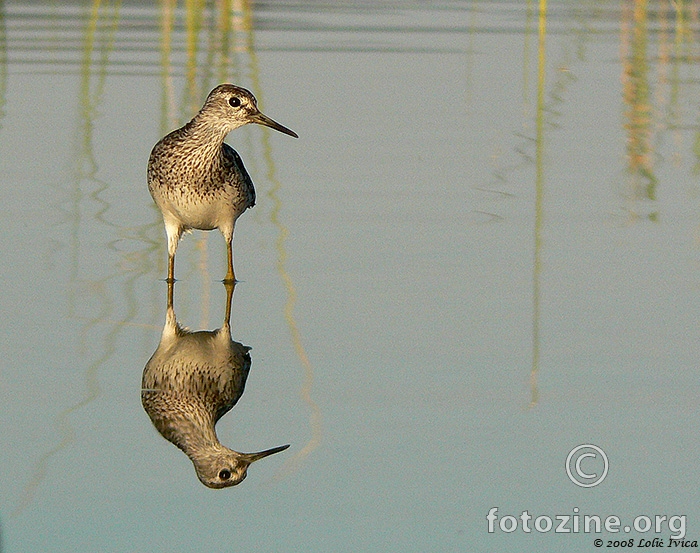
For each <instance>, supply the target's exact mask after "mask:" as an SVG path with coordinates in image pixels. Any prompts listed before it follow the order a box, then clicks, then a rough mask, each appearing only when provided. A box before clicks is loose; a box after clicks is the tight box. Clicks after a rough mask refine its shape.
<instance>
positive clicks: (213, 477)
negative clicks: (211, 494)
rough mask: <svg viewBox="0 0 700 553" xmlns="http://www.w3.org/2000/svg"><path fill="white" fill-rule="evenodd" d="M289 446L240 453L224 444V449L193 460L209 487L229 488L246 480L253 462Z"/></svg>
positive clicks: (203, 482)
mask: <svg viewBox="0 0 700 553" xmlns="http://www.w3.org/2000/svg"><path fill="white" fill-rule="evenodd" d="M288 447H289V444H287V445H282V446H279V447H273V448H272V449H266V450H265V451H259V452H257V453H238V452H237V451H233V450H232V449H228V448H224V447H223V446H222V450H220V451H217V452H216V453H213V454H210V455H203V456H198V457H197V458H193V459H192V462H193V463H194V468H195V470H196V471H197V477H198V478H199V480H200V481H201V482H202V484H204V485H205V486H207V487H208V488H217V489H218V488H228V487H231V486H235V485H237V484H240V483H241V482H243V480H245V477H246V476H247V473H248V467H249V466H250V464H251V463H254V462H255V461H258V460H259V459H262V458H264V457H268V456H269V455H274V454H275V453H279V452H280V451H284V450H285V449H287V448H288Z"/></svg>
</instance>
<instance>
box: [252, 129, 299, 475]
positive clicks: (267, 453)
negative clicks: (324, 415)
mask: <svg viewBox="0 0 700 553" xmlns="http://www.w3.org/2000/svg"><path fill="white" fill-rule="evenodd" d="M273 123H274V121H273ZM280 126H281V125H280ZM282 128H284V127H282ZM290 132H291V131H290ZM288 447H289V444H287V445H281V446H278V447H273V448H272V449H266V450H265V451H259V452H257V453H242V454H241V458H242V459H244V460H245V461H247V462H248V464H250V463H254V462H255V461H259V460H260V459H262V458H264V457H268V456H270V455H274V454H275V453H279V452H280V451H284V450H285V449H287V448H288Z"/></svg>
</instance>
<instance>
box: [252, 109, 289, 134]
mask: <svg viewBox="0 0 700 553" xmlns="http://www.w3.org/2000/svg"><path fill="white" fill-rule="evenodd" d="M251 120H252V122H253V123H257V124H258V125H265V126H266V127H270V128H271V129H275V130H276V131H279V132H282V133H284V134H288V135H289V136H293V137H294V138H299V135H298V134H297V133H295V132H294V131H293V130H291V129H288V128H287V127H285V126H284V125H280V124H279V123H278V122H277V121H275V120H274V119H270V118H269V117H268V116H267V115H263V114H262V113H260V112H258V113H256V114H255V115H253V117H251Z"/></svg>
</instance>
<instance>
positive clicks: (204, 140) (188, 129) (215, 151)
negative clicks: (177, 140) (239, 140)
mask: <svg viewBox="0 0 700 553" xmlns="http://www.w3.org/2000/svg"><path fill="white" fill-rule="evenodd" d="M229 131H230V129H228V128H226V127H221V126H217V125H212V124H211V123H210V122H208V121H206V120H203V119H202V118H200V116H199V115H197V116H196V117H195V118H194V119H192V121H190V122H189V123H187V125H185V126H184V127H183V128H182V140H183V144H186V145H187V146H188V147H190V148H191V149H192V150H196V151H197V154H198V155H199V156H202V157H205V158H210V159H212V160H214V159H217V158H218V157H219V156H221V148H222V146H223V143H224V139H225V138H226V135H227V134H228V133H229Z"/></svg>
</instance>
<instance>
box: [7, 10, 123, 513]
mask: <svg viewBox="0 0 700 553" xmlns="http://www.w3.org/2000/svg"><path fill="white" fill-rule="evenodd" d="M119 5H120V2H114V3H112V2H106V3H105V4H102V2H100V1H99V0H94V1H93V3H92V5H91V6H90V8H89V12H88V15H87V17H86V21H85V29H84V40H83V63H82V65H81V80H80V83H81V86H80V95H79V100H80V109H79V110H78V113H79V115H80V119H79V129H78V133H77V137H78V145H77V152H76V157H75V161H74V168H75V180H74V182H73V186H72V190H71V192H70V194H69V197H70V204H71V207H70V209H69V210H68V211H67V213H66V215H67V219H68V222H69V224H70V225H71V232H70V243H69V251H70V274H69V281H70V284H71V285H70V287H69V293H68V296H69V297H68V309H69V311H68V318H69V320H84V321H85V324H84V325H83V326H82V328H81V347H82V348H84V349H85V350H87V349H90V346H94V344H95V342H96V341H95V340H94V339H93V338H91V337H89V336H90V334H91V333H92V332H93V331H94V330H95V329H96V327H97V326H99V325H100V324H101V323H104V322H105V321H108V320H109V319H110V317H111V316H112V314H113V312H114V301H113V300H112V299H111V298H110V295H109V292H108V286H107V283H108V281H109V280H110V279H111V278H113V277H114V274H110V275H108V276H106V277H104V278H103V279H100V280H97V281H86V280H84V279H83V278H82V276H81V275H82V267H81V260H82V258H83V254H82V251H81V250H82V248H81V227H82V213H83V211H85V210H86V205H85V203H86V199H87V200H88V202H89V203H90V204H91V206H92V207H93V209H92V211H93V218H94V219H95V220H96V221H99V223H100V224H101V225H106V226H111V227H114V226H115V225H113V224H112V223H110V222H109V221H107V219H106V218H105V213H106V212H107V210H108V209H109V207H110V206H109V204H108V203H107V202H105V201H104V200H103V199H102V197H101V194H102V193H103V192H104V191H105V190H106V189H107V188H108V187H109V185H108V183H106V182H104V181H102V180H100V179H99V178H98V177H97V172H98V166H97V162H96V160H95V155H94V151H93V141H94V137H93V128H94V123H95V118H96V116H97V113H98V109H97V108H98V106H99V105H100V102H101V101H102V98H103V95H104V89H105V80H106V77H107V72H108V71H107V68H108V64H109V55H110V53H111V52H112V50H113V47H114V36H115V33H116V30H117V28H118V25H119ZM95 54H97V56H96V57H94V55H95ZM90 189H92V190H91V191H90V192H88V193H87V194H86V192H87V191H88V190H90ZM85 296H89V297H90V299H92V300H95V301H96V304H97V305H98V306H99V307H98V310H97V312H96V313H95V314H93V315H80V314H79V313H78V309H79V308H78V306H80V305H82V304H84V303H85V302H86V297H85ZM119 329H120V326H117V325H115V326H113V327H112V328H111V329H110V331H108V332H107V333H106V334H104V335H103V336H101V338H102V340H103V342H102V346H101V347H100V348H99V351H100V354H99V355H98V357H97V359H95V360H94V361H92V362H91V363H89V365H88V367H87V368H86V370H85V372H84V376H83V378H84V382H85V390H86V391H85V395H84V397H83V398H82V399H81V400H80V401H78V402H76V403H74V404H73V405H70V406H69V407H67V408H65V409H63V410H62V411H61V412H60V413H58V414H57V415H56V419H55V421H54V428H55V429H56V435H57V437H58V438H59V442H58V444H56V445H55V446H54V447H53V448H51V449H50V450H49V451H46V452H45V453H43V454H42V455H41V456H40V457H39V459H38V461H37V463H36V465H35V467H34V470H32V472H31V474H32V478H31V479H30V481H29V482H28V483H27V485H26V486H25V488H24V490H23V493H22V496H21V498H20V501H19V504H18V505H17V507H16V509H15V510H14V512H13V516H16V515H17V514H19V513H20V512H21V511H23V510H24V509H25V508H26V507H27V506H28V505H29V504H30V503H31V502H32V500H33V498H34V495H35V493H36V491H37V489H38V488H39V486H40V485H41V484H42V482H43V481H44V479H45V478H46V474H47V471H48V467H49V462H50V460H51V458H52V457H53V456H54V455H56V454H57V453H59V452H61V451H62V450H63V449H65V448H66V447H68V446H69V445H70V444H71V443H72V442H73V441H74V440H75V432H74V430H73V426H72V424H71V422H70V416H71V415H72V414H73V413H75V412H76V411H78V410H80V409H82V408H83V407H85V406H87V405H89V404H90V403H92V402H93V401H94V400H95V399H97V398H98V397H99V396H100V394H101V389H100V385H99V382H98V378H97V376H98V373H99V370H100V368H101V367H103V366H104V365H105V364H106V363H107V361H108V360H109V359H111V358H112V356H113V355H114V352H115V343H116V338H117V335H118V333H119ZM98 334H102V333H101V332H99V331H98Z"/></svg>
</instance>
